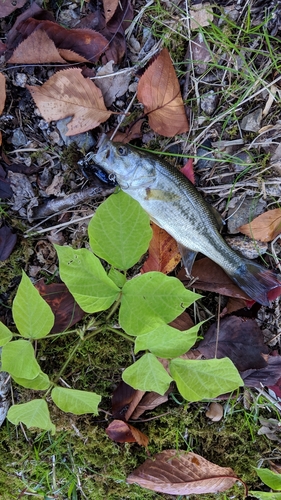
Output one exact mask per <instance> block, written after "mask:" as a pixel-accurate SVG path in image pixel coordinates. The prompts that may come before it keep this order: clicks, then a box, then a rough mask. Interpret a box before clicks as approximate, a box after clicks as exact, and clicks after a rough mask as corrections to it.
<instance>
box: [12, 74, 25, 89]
mask: <svg viewBox="0 0 281 500" xmlns="http://www.w3.org/2000/svg"><path fill="white" fill-rule="evenodd" d="M26 82H27V75H25V74H24V73H17V74H16V76H15V80H14V85H15V86H16V87H23V88H25V86H26Z"/></svg>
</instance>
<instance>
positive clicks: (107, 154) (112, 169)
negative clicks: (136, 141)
mask: <svg viewBox="0 0 281 500" xmlns="http://www.w3.org/2000/svg"><path fill="white" fill-rule="evenodd" d="M101 139H102V140H101V142H100V145H99V149H98V151H97V153H96V154H95V156H94V161H95V163H96V164H97V165H99V166H100V167H102V168H103V169H104V170H105V171H106V172H107V174H109V178H110V177H113V176H114V177H115V179H116V181H117V183H118V184H119V186H120V187H121V189H124V190H126V189H137V188H140V187H144V188H145V187H149V186H150V185H151V183H152V182H153V181H154V180H155V178H156V168H155V165H154V162H153V161H147V157H146V156H144V155H142V153H141V152H139V151H138V150H136V149H135V148H133V147H132V146H129V145H128V144H123V143H121V142H112V141H110V140H109V139H108V138H107V137H106V136H103V137H102V138H101Z"/></svg>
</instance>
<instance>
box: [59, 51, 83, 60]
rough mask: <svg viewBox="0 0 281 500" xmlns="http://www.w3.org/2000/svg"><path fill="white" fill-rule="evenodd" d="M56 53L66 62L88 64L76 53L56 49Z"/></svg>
mask: <svg viewBox="0 0 281 500" xmlns="http://www.w3.org/2000/svg"><path fill="white" fill-rule="evenodd" d="M58 52H59V54H60V56H61V57H63V58H64V59H65V60H66V61H70V62H79V63H83V62H88V60H87V59H85V57H83V56H80V55H79V54H77V53H76V52H73V50H69V49H58Z"/></svg>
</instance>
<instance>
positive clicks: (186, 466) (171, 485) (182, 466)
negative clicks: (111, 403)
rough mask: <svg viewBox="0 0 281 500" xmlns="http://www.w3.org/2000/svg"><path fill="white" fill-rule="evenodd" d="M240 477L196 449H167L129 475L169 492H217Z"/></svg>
mask: <svg viewBox="0 0 281 500" xmlns="http://www.w3.org/2000/svg"><path fill="white" fill-rule="evenodd" d="M237 480H238V478H237V476H236V475H235V473H234V472H233V470H232V469H230V468H229V467H219V466H218V465H216V464H213V463H212V462H209V461H208V460H206V459H205V458H203V457H201V456H200V455H197V454H196V453H192V452H189V453H186V452H184V451H182V450H165V451H163V452H162V453H159V454H158V455H156V456H155V457H154V458H153V459H148V460H146V461H145V462H144V463H143V464H142V465H141V466H140V467H138V468H137V469H136V470H135V471H134V472H133V473H132V474H130V475H129V477H128V478H127V482H128V483H129V484H133V483H137V484H138V485H139V486H142V487H143V488H147V489H149V490H152V491H158V492H159V493H166V494H168V495H200V494H203V493H218V492H220V491H225V490H227V489H229V488H231V487H232V486H233V485H234V483H235V482H236V481H237Z"/></svg>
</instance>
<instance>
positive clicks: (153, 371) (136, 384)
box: [122, 353, 172, 395]
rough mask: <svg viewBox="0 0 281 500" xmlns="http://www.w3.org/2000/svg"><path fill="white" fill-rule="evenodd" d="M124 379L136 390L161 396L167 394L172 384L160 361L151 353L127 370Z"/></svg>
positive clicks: (123, 375)
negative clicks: (152, 392)
mask: <svg viewBox="0 0 281 500" xmlns="http://www.w3.org/2000/svg"><path fill="white" fill-rule="evenodd" d="M122 378H123V380H124V382H126V384H129V385H130V386H131V387H133V388H134V389H139V390H141V391H154V392H157V393H158V394H161V395H163V394H165V392H166V391H167V390H168V388H169V385H170V383H171V382H172V379H171V377H170V376H169V374H168V373H167V372H166V370H165V368H164V367H163V365H161V363H160V361H158V359H157V358H156V357H155V356H154V355H153V354H150V353H148V354H145V355H144V356H142V357H141V358H140V359H138V361H136V362H135V363H134V364H132V365H131V366H129V367H128V368H126V370H124V372H123V374H122Z"/></svg>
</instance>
